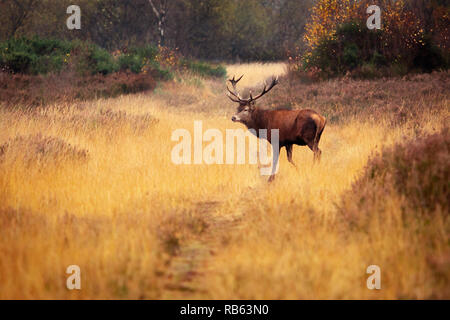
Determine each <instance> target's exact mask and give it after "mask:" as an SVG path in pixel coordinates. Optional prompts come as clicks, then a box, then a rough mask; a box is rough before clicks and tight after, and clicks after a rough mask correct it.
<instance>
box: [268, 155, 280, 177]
mask: <svg viewBox="0 0 450 320" xmlns="http://www.w3.org/2000/svg"><path fill="white" fill-rule="evenodd" d="M280 149H281V148H278V151H277V150H274V152H273V162H272V173H271V174H270V178H269V182H272V181H273V179H275V173H276V172H277V165H278V158H279V157H280Z"/></svg>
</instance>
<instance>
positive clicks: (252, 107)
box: [248, 101, 256, 111]
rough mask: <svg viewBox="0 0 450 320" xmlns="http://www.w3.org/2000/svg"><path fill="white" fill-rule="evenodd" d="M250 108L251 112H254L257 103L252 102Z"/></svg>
mask: <svg viewBox="0 0 450 320" xmlns="http://www.w3.org/2000/svg"><path fill="white" fill-rule="evenodd" d="M248 106H249V107H250V110H251V111H253V110H255V108H256V103H255V101H250V103H249V104H248Z"/></svg>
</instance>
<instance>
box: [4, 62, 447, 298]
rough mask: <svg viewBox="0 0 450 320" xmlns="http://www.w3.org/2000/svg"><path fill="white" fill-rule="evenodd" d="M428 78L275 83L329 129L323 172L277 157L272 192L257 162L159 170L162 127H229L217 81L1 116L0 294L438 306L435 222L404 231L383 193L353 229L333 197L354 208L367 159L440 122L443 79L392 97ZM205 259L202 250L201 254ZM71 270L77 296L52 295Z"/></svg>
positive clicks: (439, 230) (167, 131)
mask: <svg viewBox="0 0 450 320" xmlns="http://www.w3.org/2000/svg"><path fill="white" fill-rule="evenodd" d="M283 70H284V65H282V64H273V65H262V64H257V65H239V66H229V67H228V73H229V74H238V73H239V74H241V73H245V77H244V78H243V81H242V86H241V88H242V87H244V86H247V85H249V86H254V85H255V84H257V83H258V82H260V79H263V78H266V77H269V76H270V75H272V74H279V75H282V74H283ZM252 74H253V76H250V75H252ZM430 77H431V78H420V77H417V78H414V79H409V80H407V79H404V80H401V79H398V80H392V81H391V82H390V87H391V88H390V91H385V90H384V87H383V85H382V84H383V81H379V82H367V81H364V82H359V81H350V82H347V83H345V82H339V81H331V82H327V83H323V84H322V87H317V85H315V84H314V85H311V86H309V87H308V86H298V87H296V88H295V90H291V91H287V89H286V88H285V87H284V85H283V82H282V83H281V85H280V88H277V89H276V90H275V89H274V92H273V97H268V98H264V99H266V100H265V101H263V102H266V103H269V105H272V104H276V103H277V101H281V102H280V103H283V102H282V101H283V99H286V100H289V101H291V103H292V107H304V106H305V104H308V107H313V108H315V109H317V110H318V111H320V112H321V113H324V114H326V115H327V117H328V118H329V119H332V121H329V123H328V125H327V127H326V129H325V131H324V134H323V136H322V141H321V144H320V146H321V149H322V150H323V156H322V162H321V163H320V164H319V165H317V166H313V161H312V160H313V156H312V153H311V151H310V150H309V149H307V148H301V147H295V148H294V156H293V157H294V161H295V162H296V163H297V165H298V167H299V170H298V171H297V170H295V169H294V168H293V167H292V166H291V165H290V164H288V162H287V159H286V156H285V153H284V152H283V153H282V156H281V159H280V170H279V173H278V176H277V178H276V180H275V181H274V183H272V184H268V183H267V181H266V180H267V177H263V176H260V175H259V170H258V168H257V166H256V165H249V164H246V165H206V164H202V165H175V164H173V163H172V161H171V150H172V148H173V146H174V145H175V144H176V142H173V141H171V134H172V132H173V130H175V129H178V128H186V129H188V130H189V131H190V132H191V134H193V121H194V120H202V121H203V130H204V131H205V130H207V129H208V128H217V129H219V130H221V131H222V132H224V133H225V130H226V129H227V128H241V126H240V125H238V124H234V123H232V122H231V121H230V120H229V118H230V116H231V115H232V114H233V112H234V110H235V106H234V105H233V104H232V103H231V102H230V101H228V99H227V98H226V97H225V95H224V83H223V82H221V81H219V80H204V79H203V80H202V79H193V78H189V79H184V80H183V81H179V82H171V83H167V84H165V85H163V86H162V87H159V88H157V89H156V90H155V92H154V93H151V94H139V95H133V96H122V97H118V98H115V99H106V100H105V99H100V100H97V101H91V102H85V103H77V104H54V105H50V106H46V107H42V108H35V109H30V110H27V109H18V110H14V109H11V108H8V109H5V108H3V109H0V230H1V231H0V232H1V237H0V257H1V258H0V298H2V299H5V298H9V299H17V298H25V299H30V298H38V299H55V298H58V299H98V298H106V299H111V298H120V299H122V298H123V299H160V298H177V297H180V295H181V297H183V298H213V299H215V298H227V299H229V298H245V299H256V298H258V299H266V298H273V299H302V298H337V299H346V298H350V299H353V298H362V299H371V298H432V297H438V298H448V297H450V294H449V282H448V268H446V266H448V263H449V262H448V250H449V246H448V234H449V233H448V231H449V224H448V213H447V212H442V211H441V212H437V213H436V214H435V215H433V217H432V218H428V219H427V220H421V219H419V218H418V219H413V220H408V221H406V222H405V221H404V220H402V219H401V218H399V217H401V215H400V214H399V213H400V212H402V210H403V209H402V205H403V204H404V202H403V201H404V199H402V198H401V195H398V194H395V193H393V194H389V195H386V199H385V204H386V216H387V218H386V219H383V220H380V219H378V218H377V217H376V216H374V217H373V218H371V220H370V221H369V222H370V223H369V227H368V228H366V229H358V228H356V229H355V227H354V226H352V225H351V224H349V223H347V221H346V220H345V218H344V216H343V215H342V210H343V207H342V206H343V205H344V204H343V203H344V202H343V200H342V199H343V198H344V197H345V196H350V199H351V197H352V195H351V194H349V193H351V192H352V191H351V190H352V183H354V182H355V181H356V180H357V179H358V177H361V176H362V175H363V174H364V168H365V165H366V163H367V160H368V159H369V157H370V156H371V155H372V154H373V153H374V152H376V151H381V150H382V148H383V147H387V146H392V145H394V144H395V143H398V142H402V141H404V140H405V138H410V139H415V138H417V137H419V136H422V135H424V134H427V133H435V132H439V131H440V130H441V129H442V128H443V127H444V126H445V123H446V119H448V116H449V105H448V103H449V99H448V98H449V92H448V88H447V89H445V83H446V82H444V89H441V90H440V91H439V92H438V91H437V92H436V94H430V92H429V91H427V92H425V91H424V92H422V91H421V92H419V93H417V92H415V93H413V92H412V90H411V92H410V93H411V95H414V94H419V95H420V97H422V99H417V97H411V96H403V93H402V91H401V90H400V89H401V88H410V89H411V88H414V87H415V86H416V85H418V86H421V87H422V88H424V90H425V89H426V88H428V87H430V88H436V86H438V83H440V82H439V81H441V80H440V79H441V78H440V77H442V75H434V76H430ZM447 77H448V76H447ZM244 79H245V81H244ZM447 79H448V78H447ZM429 80H432V81H431V82H430V81H429ZM346 81H347V80H346ZM284 83H286V82H284ZM358 86H359V87H360V88H363V89H364V90H366V89H367V90H369V92H371V95H369V97H368V98H367V99H366V100H364V101H361V100H358V99H353V100H352V99H351V95H350V94H349V93H348V92H347V91H348V90H349V88H355V87H358ZM441 86H442V85H441ZM438 88H439V87H438ZM291 89H292V88H291ZM370 90H371V91H370ZM430 90H431V89H430ZM322 91H323V92H322ZM331 92H333V95H331V94H330V93H331ZM432 92H434V91H432ZM287 95H290V96H289V97H287V98H286V96H287ZM327 95H328V97H327ZM355 96H358V94H357V92H355ZM271 99H273V100H271ZM327 99H329V102H330V103H329V104H327V103H326V101H327ZM302 101H303V102H302ZM306 101H307V103H306ZM426 103H429V106H428V107H427V109H424V108H423V106H424V105H425V104H426ZM381 104H382V105H381ZM377 105H379V106H380V108H381V109H382V110H385V111H384V112H378V113H375V114H374V115H373V116H372V117H368V113H367V112H366V111H365V110H378V109H377V108H376V106H377ZM358 106H359V109H358ZM396 108H397V109H398V110H397V109H396ZM395 110H396V111H395ZM405 110H406V111H405ZM402 112H404V113H405V115H403V113H402ZM205 145H206V144H205ZM344 210H345V208H344ZM221 219H230V220H232V221H233V224H232V225H229V224H226V223H224V222H223V221H225V220H221ZM197 246H198V247H199V248H200V249H201V250H200V249H198V250H196V249H195V248H197ZM209 246H210V247H209ZM186 248H189V250H191V249H192V248H194V249H195V250H194V249H192V250H191V251H192V252H193V253H190V255H187V257H188V258H184V260H183V264H182V268H185V269H187V270H184V271H183V270H182V271H179V270H178V269H177V268H178V266H179V265H178V264H177V263H174V261H176V259H177V258H178V257H180V256H183V255H184V253H185V252H186ZM191 251H190V252H191ZM204 251H208V252H209V251H212V254H209V253H208V254H204V253H198V252H204ZM202 255H203V256H202ZM199 257H200V258H202V257H206V258H205V259H200V258H199ZM446 259H447V260H446ZM191 260H192V261H191ZM430 261H431V262H430ZM433 261H434V262H433ZM436 261H437V262H436ZM72 264H76V265H79V266H80V268H81V273H82V290H80V291H77V290H75V291H69V290H67V289H66V286H65V285H66V278H67V276H68V275H67V274H65V271H66V268H67V266H69V265H72ZM371 264H376V265H379V266H380V267H381V272H382V289H381V290H375V291H371V290H368V289H367V287H366V279H367V277H368V275H367V274H366V268H367V266H369V265H371ZM174 266H175V267H174ZM180 268H181V267H180ZM442 270H444V271H442ZM190 273H192V274H195V276H192V279H189V280H179V281H180V282H181V281H183V283H184V284H185V283H188V284H189V285H191V290H183V288H178V289H176V288H175V289H170V288H171V287H173V285H174V283H175V284H176V282H177V281H178V278H177V275H178V276H180V274H182V275H185V274H190ZM180 292H181V293H180Z"/></svg>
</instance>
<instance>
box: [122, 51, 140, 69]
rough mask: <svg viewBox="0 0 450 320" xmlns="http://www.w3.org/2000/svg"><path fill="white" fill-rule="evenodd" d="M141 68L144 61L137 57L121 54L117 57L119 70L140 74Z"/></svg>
mask: <svg viewBox="0 0 450 320" xmlns="http://www.w3.org/2000/svg"><path fill="white" fill-rule="evenodd" d="M143 66H144V61H143V59H142V58H141V57H140V56H138V55H132V54H123V55H121V56H120V57H119V68H120V70H130V71H131V72H134V73H140V72H141V71H142V67H143Z"/></svg>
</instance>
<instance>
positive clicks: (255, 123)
mask: <svg viewBox="0 0 450 320" xmlns="http://www.w3.org/2000/svg"><path fill="white" fill-rule="evenodd" d="M242 77H243V75H242V76H241V77H240V78H238V79H235V77H233V79H229V80H228V81H229V82H230V83H231V85H232V86H233V90H230V88H229V87H228V85H227V90H228V93H227V95H228V97H229V98H230V99H231V100H232V101H233V102H237V103H239V106H238V108H237V113H236V114H235V115H234V116H233V117H232V118H231V120H232V121H233V122H240V123H243V124H244V125H245V126H246V127H247V128H248V129H253V130H252V131H253V132H256V135H257V136H259V130H260V129H266V130H267V140H268V141H269V143H272V141H271V130H272V129H278V130H279V132H278V137H279V149H278V152H276V151H274V152H273V154H274V156H273V164H272V174H271V176H270V178H269V182H270V181H272V180H273V179H274V178H275V171H276V166H277V164H278V157H279V153H280V149H281V148H282V147H285V148H286V153H287V158H288V161H289V162H290V163H292V165H294V167H297V166H296V165H295V163H294V162H293V161H292V146H293V145H294V144H296V145H299V146H308V147H309V148H310V149H311V150H312V151H313V152H314V161H319V160H320V155H321V153H322V151H321V150H320V149H319V141H320V136H321V135H322V132H323V129H324V128H325V124H326V121H327V120H326V119H325V118H324V117H323V116H321V115H320V114H318V113H317V112H315V111H314V110H311V109H304V110H263V109H260V108H258V107H257V106H256V105H255V101H256V100H257V99H259V98H261V97H262V96H263V95H265V94H266V93H267V92H269V91H270V90H271V89H272V88H273V87H274V86H275V85H277V84H278V78H273V79H272V83H271V84H270V85H269V86H267V84H264V88H263V90H262V92H261V93H260V94H259V95H257V96H255V97H253V96H252V93H251V92H250V97H249V98H247V99H244V98H242V97H241V96H240V95H239V93H238V92H237V89H236V84H237V83H238V82H239V80H241V79H242ZM264 138H265V137H264Z"/></svg>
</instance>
